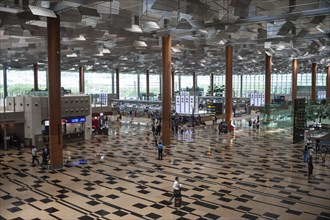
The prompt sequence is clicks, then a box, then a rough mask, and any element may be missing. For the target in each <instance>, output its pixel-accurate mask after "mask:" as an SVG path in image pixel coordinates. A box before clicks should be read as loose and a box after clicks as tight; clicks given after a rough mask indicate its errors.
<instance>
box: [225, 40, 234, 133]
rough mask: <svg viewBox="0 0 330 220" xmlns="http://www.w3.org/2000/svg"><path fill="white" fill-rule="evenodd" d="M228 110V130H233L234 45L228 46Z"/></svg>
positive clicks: (226, 114) (226, 113)
mask: <svg viewBox="0 0 330 220" xmlns="http://www.w3.org/2000/svg"><path fill="white" fill-rule="evenodd" d="M225 106H226V112H225V119H226V122H227V123H228V131H230V130H231V121H232V120H233V46H232V45H227V46H226V104H225Z"/></svg>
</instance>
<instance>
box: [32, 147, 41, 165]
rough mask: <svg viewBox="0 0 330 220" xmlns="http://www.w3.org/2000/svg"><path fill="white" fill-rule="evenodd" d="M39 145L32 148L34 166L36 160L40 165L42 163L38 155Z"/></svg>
mask: <svg viewBox="0 0 330 220" xmlns="http://www.w3.org/2000/svg"><path fill="white" fill-rule="evenodd" d="M37 151H38V150H37V147H36V146H34V145H33V146H32V149H31V154H32V166H34V161H35V160H36V161H37V162H38V165H39V164H40V163H39V160H38V156H37Z"/></svg>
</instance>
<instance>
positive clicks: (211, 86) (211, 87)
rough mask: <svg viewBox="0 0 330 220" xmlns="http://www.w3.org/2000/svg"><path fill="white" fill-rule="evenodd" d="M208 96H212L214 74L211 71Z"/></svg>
mask: <svg viewBox="0 0 330 220" xmlns="http://www.w3.org/2000/svg"><path fill="white" fill-rule="evenodd" d="M210 90H211V92H210V96H213V93H214V74H213V73H211V75H210Z"/></svg>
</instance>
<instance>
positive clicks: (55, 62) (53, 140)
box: [47, 17, 63, 169]
mask: <svg viewBox="0 0 330 220" xmlns="http://www.w3.org/2000/svg"><path fill="white" fill-rule="evenodd" d="M47 39H48V40H47V43H48V71H49V72H48V86H49V88H48V96H49V97H48V106H49V147H50V166H51V168H52V169H60V168H62V167H63V143H62V122H61V62H60V61H61V59H60V58H61V54H60V52H61V51H60V18H59V17H57V18H50V17H48V18H47Z"/></svg>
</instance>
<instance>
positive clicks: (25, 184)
mask: <svg viewBox="0 0 330 220" xmlns="http://www.w3.org/2000/svg"><path fill="white" fill-rule="evenodd" d="M242 124H243V123H240V124H239V125H242ZM237 128H238V129H237V130H236V131H235V132H233V133H227V134H223V133H221V134H218V131H217V127H216V126H212V125H208V126H205V127H198V128H192V129H189V130H188V131H186V132H185V133H184V134H183V135H181V134H178V135H175V136H173V137H172V144H171V146H166V147H165V151H164V156H163V157H164V159H163V160H157V151H156V148H155V146H154V145H153V144H152V143H150V144H149V145H148V143H147V142H146V140H145V136H146V134H147V133H148V132H149V131H150V130H151V128H150V126H149V125H147V124H137V123H119V122H112V124H111V126H110V129H109V135H96V136H95V137H94V138H93V139H92V140H90V141H76V142H70V143H66V144H65V146H64V148H63V153H64V166H63V169H60V170H51V169H48V168H47V167H40V166H31V154H30V150H29V149H28V148H24V149H22V150H20V151H19V150H16V149H10V150H7V151H3V150H0V169H1V173H0V219H81V220H88V219H187V220H191V219H198V220H202V219H288V220H291V219H292V220H295V219H304V220H305V219H318V220H321V219H330V156H329V154H328V155H327V158H326V161H325V163H322V161H321V156H320V155H314V173H313V178H312V181H311V182H308V180H307V176H306V173H307V167H306V164H305V163H304V162H303V154H302V151H303V146H302V144H292V136H291V132H290V131H287V130H285V129H272V130H263V129H260V130H253V129H249V128H248V127H247V126H237ZM40 159H41V158H39V160H40ZM81 160H86V162H87V163H86V164H83V163H80V162H81ZM176 176H178V177H179V178H180V182H181V184H182V186H183V188H182V206H181V207H180V208H176V207H174V205H173V204H170V203H169V202H168V201H169V199H170V197H171V196H172V184H173V181H174V178H175V177H176Z"/></svg>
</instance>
